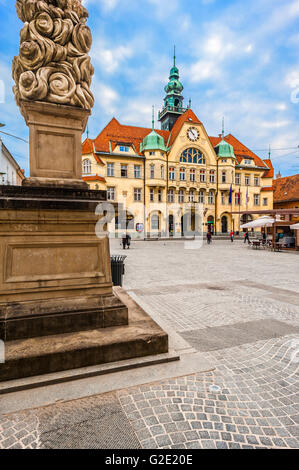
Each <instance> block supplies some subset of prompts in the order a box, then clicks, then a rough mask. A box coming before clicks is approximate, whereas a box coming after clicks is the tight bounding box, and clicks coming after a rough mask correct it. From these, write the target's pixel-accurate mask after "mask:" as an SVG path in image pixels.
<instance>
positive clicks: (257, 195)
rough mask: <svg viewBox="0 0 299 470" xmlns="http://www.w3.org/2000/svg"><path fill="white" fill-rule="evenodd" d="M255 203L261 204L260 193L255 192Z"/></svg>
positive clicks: (256, 204)
mask: <svg viewBox="0 0 299 470" xmlns="http://www.w3.org/2000/svg"><path fill="white" fill-rule="evenodd" d="M254 205H255V206H259V205H260V195H259V194H255V195H254Z"/></svg>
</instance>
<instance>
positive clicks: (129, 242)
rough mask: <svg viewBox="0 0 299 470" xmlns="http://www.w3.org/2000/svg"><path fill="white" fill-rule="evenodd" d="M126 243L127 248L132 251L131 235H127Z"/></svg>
mask: <svg viewBox="0 0 299 470" xmlns="http://www.w3.org/2000/svg"><path fill="white" fill-rule="evenodd" d="M126 243H127V247H128V250H129V249H130V245H131V235H129V234H127V237H126Z"/></svg>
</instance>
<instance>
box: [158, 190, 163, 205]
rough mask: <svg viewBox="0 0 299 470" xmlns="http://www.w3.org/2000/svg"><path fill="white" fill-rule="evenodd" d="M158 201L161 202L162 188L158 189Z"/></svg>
mask: <svg viewBox="0 0 299 470" xmlns="http://www.w3.org/2000/svg"><path fill="white" fill-rule="evenodd" d="M158 202H162V190H161V189H158Z"/></svg>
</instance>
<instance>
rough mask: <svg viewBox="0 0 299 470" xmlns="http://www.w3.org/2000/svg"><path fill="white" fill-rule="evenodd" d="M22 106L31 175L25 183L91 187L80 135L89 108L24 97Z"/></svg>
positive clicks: (25, 184) (88, 113)
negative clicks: (85, 175)
mask: <svg viewBox="0 0 299 470" xmlns="http://www.w3.org/2000/svg"><path fill="white" fill-rule="evenodd" d="M20 107H21V112H22V114H23V116H24V118H25V121H26V124H27V125H28V127H29V143H30V178H27V179H25V180H24V182H23V185H24V186H46V187H49V186H55V187H69V188H82V189H88V185H87V183H85V182H84V181H82V143H81V138H82V134H83V132H84V131H85V128H86V125H87V120H88V117H89V116H90V111H86V110H84V109H81V108H76V107H73V106H65V105H57V104H51V103H44V102H38V101H33V102H32V101H21V104H20Z"/></svg>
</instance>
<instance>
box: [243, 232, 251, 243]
mask: <svg viewBox="0 0 299 470" xmlns="http://www.w3.org/2000/svg"><path fill="white" fill-rule="evenodd" d="M246 242H248V245H249V243H250V241H249V232H245V235H244V243H246Z"/></svg>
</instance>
